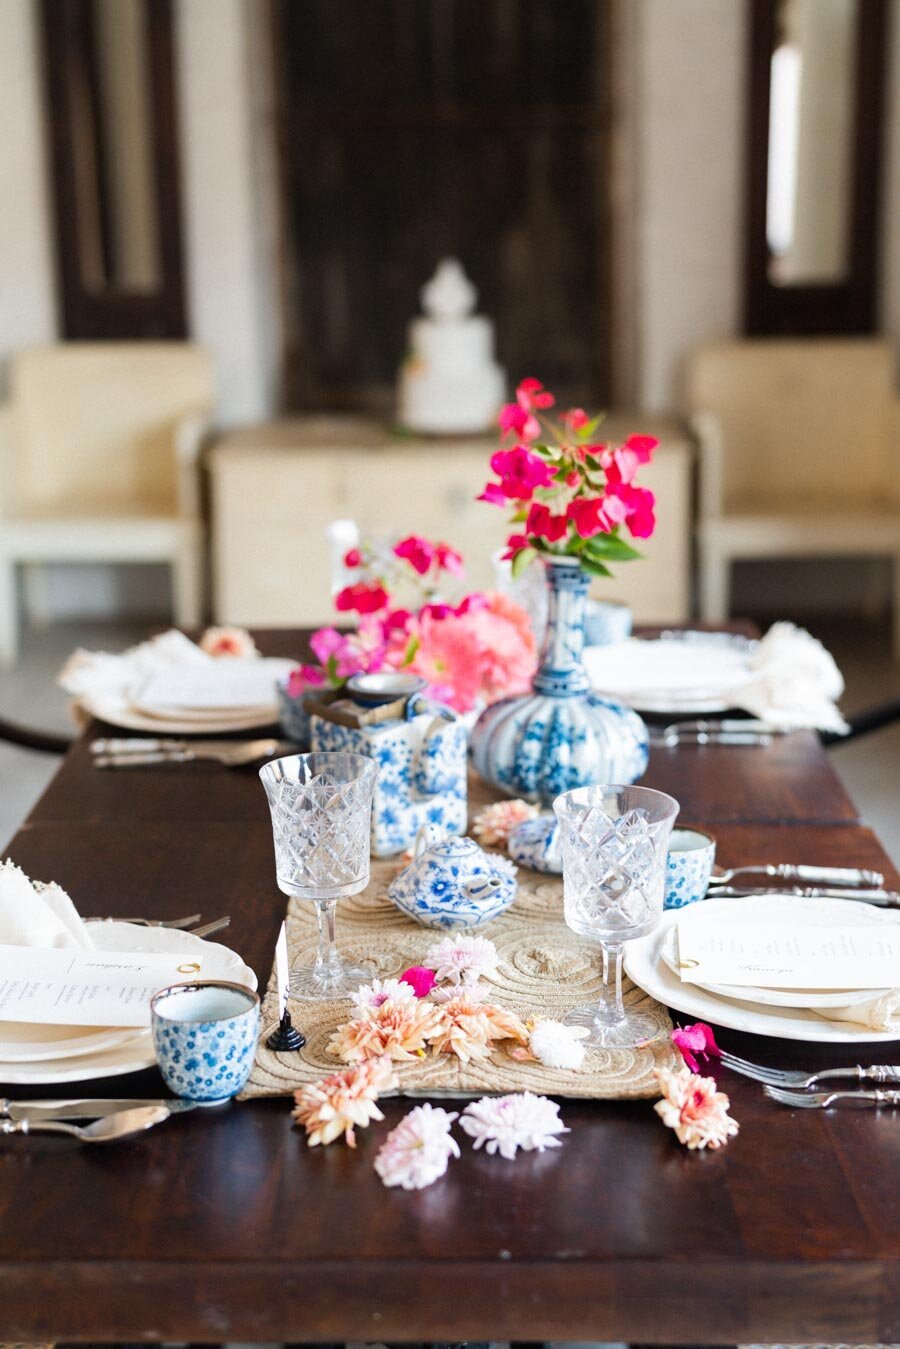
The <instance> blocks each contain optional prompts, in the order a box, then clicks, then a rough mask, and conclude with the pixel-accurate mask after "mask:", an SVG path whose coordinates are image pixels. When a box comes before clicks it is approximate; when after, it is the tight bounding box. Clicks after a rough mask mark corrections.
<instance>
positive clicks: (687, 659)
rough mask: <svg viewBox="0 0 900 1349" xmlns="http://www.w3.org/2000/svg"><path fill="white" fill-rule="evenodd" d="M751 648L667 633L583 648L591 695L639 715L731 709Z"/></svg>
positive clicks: (742, 641)
mask: <svg viewBox="0 0 900 1349" xmlns="http://www.w3.org/2000/svg"><path fill="white" fill-rule="evenodd" d="M753 649H754V644H753V643H751V642H748V641H747V640H746V638H743V637H735V636H732V635H731V634H728V633H704V632H685V633H671V634H669V635H668V636H665V637H657V638H652V639H642V638H637V637H631V638H629V639H628V640H627V641H625V642H615V643H612V644H611V645H609V646H590V647H586V648H585V652H584V663H585V667H586V669H587V672H588V675H589V677H590V680H591V684H592V686H593V688H594V692H595V693H599V694H602V695H603V696H604V697H609V698H614V699H616V701H617V702H622V703H625V704H627V705H628V706H629V707H633V708H634V709H635V710H636V711H638V712H660V713H673V714H679V713H687V714H690V713H695V714H697V715H700V714H701V713H708V712H725V711H727V710H728V708H730V707H732V706H733V705H734V704H733V701H732V695H733V694H734V692H735V691H736V690H737V689H740V688H741V687H742V686H743V685H745V684H747V683H748V682H749V680H750V679H751V677H752V674H753V671H752V667H751V664H750V660H751V654H752V651H753Z"/></svg>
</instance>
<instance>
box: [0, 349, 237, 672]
mask: <svg viewBox="0 0 900 1349" xmlns="http://www.w3.org/2000/svg"><path fill="white" fill-rule="evenodd" d="M212 405H213V370H212V362H211V359H210V357H209V355H208V354H207V353H206V352H205V351H204V350H202V349H201V348H199V347H196V346H192V345H191V344H189V343H186V342H128V343H117V342H103V343H90V342H73V343H66V344H61V345H59V346H52V347H42V348H35V349H33V350H29V351H23V352H21V353H19V354H18V355H17V356H16V357H15V358H14V359H13V361H12V366H11V378H10V399H9V402H8V403H7V404H6V405H5V407H4V408H3V409H2V414H0V445H2V450H3V452H4V458H5V464H4V467H3V472H2V475H0V486H2V493H3V499H2V501H0V663H5V664H10V663H12V662H13V661H14V660H15V658H16V654H17V648H18V603H17V585H16V580H17V577H16V567H17V565H18V564H22V565H23V566H24V568H25V571H26V576H28V577H29V578H30V579H31V580H32V582H33V579H34V575H35V569H36V568H39V567H40V566H41V564H43V563H65V562H165V563H168V564H169V566H170V567H171V572H172V591H173V604H172V607H173V612H174V616H175V619H176V621H177V622H178V623H179V624H183V625H192V624H196V623H199V622H200V621H201V618H202V603H203V595H202V577H203V527H202V522H201V511H200V489H199V482H198V464H197V460H198V455H199V449H200V445H201V440H202V437H203V434H204V431H205V429H206V426H207V424H208V418H209V415H210V412H211V409H212ZM39 574H40V573H38V575H39Z"/></svg>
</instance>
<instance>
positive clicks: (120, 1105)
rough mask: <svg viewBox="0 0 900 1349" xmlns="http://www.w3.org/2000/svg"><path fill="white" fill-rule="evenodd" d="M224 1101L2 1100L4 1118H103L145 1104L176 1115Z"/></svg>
mask: <svg viewBox="0 0 900 1349" xmlns="http://www.w3.org/2000/svg"><path fill="white" fill-rule="evenodd" d="M221 1104H222V1102H221V1101H187V1100H183V1099H182V1098H181V1097H180V1096H172V1097H170V1098H169V1099H168V1100H163V1101H146V1100H131V1099H130V1098H127V1097H121V1098H114V1099H106V1100H104V1099H97V1100H87V1099H85V1098H75V1099H70V1100H58V1101H57V1100H39V1101H10V1100H6V1099H0V1119H19V1120H22V1119H25V1120H29V1121H32V1120H42V1119H99V1118H100V1117H101V1116H102V1115H115V1114H118V1112H119V1111H120V1110H134V1109H137V1108H139V1107H143V1106H150V1105H156V1106H165V1107H166V1109H167V1110H168V1111H169V1113H170V1114H172V1115H180V1114H182V1113H183V1112H184V1111H185V1110H193V1109H195V1107H197V1106H208V1105H221Z"/></svg>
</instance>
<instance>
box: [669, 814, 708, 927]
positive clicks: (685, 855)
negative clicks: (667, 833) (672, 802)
mask: <svg viewBox="0 0 900 1349" xmlns="http://www.w3.org/2000/svg"><path fill="white" fill-rule="evenodd" d="M715 860H716V840H715V839H714V838H711V837H710V836H709V834H704V833H702V832H701V830H699V829H673V830H672V837H671V839H670V840H669V857H668V861H667V862H666V901H665V907H666V908H667V909H683V908H684V907H685V905H686V904H696V902H697V900H698V899H705V898H706V892H707V890H708V888H709V878H710V876H711V875H712V869H713V863H714V862H715Z"/></svg>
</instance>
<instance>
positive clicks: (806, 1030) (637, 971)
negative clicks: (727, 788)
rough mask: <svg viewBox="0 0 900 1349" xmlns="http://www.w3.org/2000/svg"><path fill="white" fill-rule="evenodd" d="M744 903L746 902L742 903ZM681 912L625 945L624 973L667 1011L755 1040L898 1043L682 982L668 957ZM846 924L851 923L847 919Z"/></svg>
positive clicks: (893, 1034)
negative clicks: (668, 945) (668, 944)
mask: <svg viewBox="0 0 900 1349" xmlns="http://www.w3.org/2000/svg"><path fill="white" fill-rule="evenodd" d="M787 898H789V897H788V896H785V899H787ZM740 902H741V903H744V901H743V900H742V901H740ZM794 902H797V903H805V904H808V905H809V906H811V907H812V908H817V907H818V906H819V905H824V904H826V903H828V904H854V905H858V901H857V900H852V899H851V900H828V901H826V900H805V901H802V900H801V901H794ZM704 903H705V904H708V905H712V904H733V903H734V901H733V900H727V899H723V900H712V899H709V900H705V901H704ZM732 911H733V910H732ZM869 911H870V912H871V913H873V914H875V913H877V914H879V915H880V916H881V918H882V919H884V920H886V921H888V922H890V921H891V915H890V914H883V913H882V911H881V910H880V909H870V910H869ZM680 912H681V910H679V909H669V910H667V911H666V912H665V913H664V914H663V916H662V919H661V920H660V923H659V925H658V926H657V927H656V928H655V929H654V930H653V931H652V932H650V933H648V934H647V936H646V937H639V938H637V940H636V941H630V942H628V943H627V944H626V946H625V970H626V973H627V974H628V977H629V979H631V980H632V982H633V983H635V984H637V986H638V988H642V989H643V990H644V992H645V993H649V994H650V996H651V997H652V998H656V1000H657V1001H658V1002H661V1003H663V1004H664V1005H665V1006H666V1007H673V1008H674V1009H675V1010H676V1011H678V1012H685V1013H686V1014H687V1015H689V1016H691V1017H693V1018H694V1019H695V1020H697V1021H707V1022H709V1023H711V1024H712V1025H715V1026H727V1027H729V1028H730V1029H731V1030H740V1031H749V1032H751V1033H752V1034H753V1035H771V1036H773V1037H774V1038H775V1039H778V1040H802V1041H808V1042H812V1043H817V1044H883V1043H888V1042H889V1041H892V1040H900V1031H895V1030H893V1031H874V1030H866V1029H865V1027H863V1026H853V1025H851V1024H850V1023H848V1022H846V1021H826V1020H825V1019H824V1018H823V1017H821V1016H817V1015H816V1013H815V1012H813V1011H810V1010H807V1009H805V1008H801V1007H776V1006H761V1005H759V1004H758V1003H755V1002H750V1001H747V1000H745V999H740V998H730V997H723V996H722V995H721V994H718V993H711V992H710V991H709V990H707V989H705V988H701V987H700V986H699V985H698V984H686V983H682V981H681V979H679V977H678V975H677V974H674V973H673V972H672V970H671V969H670V968H669V966H668V965H667V963H666V959H665V954H664V952H665V946H666V942H667V940H668V939H669V934H670V933H671V932H672V931H673V929H674V926H675V923H676V921H677V919H678V915H679V913H680ZM843 921H844V922H846V921H847V917H846V915H845V916H844V920H843ZM876 921H878V920H876ZM894 921H896V920H894ZM877 995H878V990H877V989H872V990H871V992H870V996H872V997H877ZM842 1001H843V999H842ZM832 1005H835V1004H832ZM845 1005H846V1004H845Z"/></svg>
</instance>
